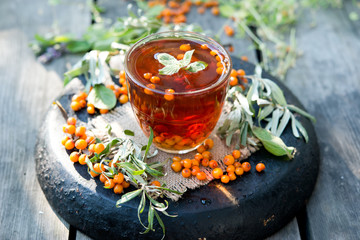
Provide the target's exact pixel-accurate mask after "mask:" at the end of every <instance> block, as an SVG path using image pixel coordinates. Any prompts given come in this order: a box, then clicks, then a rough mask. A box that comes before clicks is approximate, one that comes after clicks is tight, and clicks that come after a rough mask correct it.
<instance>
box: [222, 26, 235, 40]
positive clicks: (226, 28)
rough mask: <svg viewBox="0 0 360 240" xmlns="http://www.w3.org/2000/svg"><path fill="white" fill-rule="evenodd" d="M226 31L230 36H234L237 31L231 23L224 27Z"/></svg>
mask: <svg viewBox="0 0 360 240" xmlns="http://www.w3.org/2000/svg"><path fill="white" fill-rule="evenodd" d="M224 31H225V34H226V35H228V36H230V37H232V36H234V33H235V31H234V29H233V28H232V27H230V26H229V25H226V26H225V27H224Z"/></svg>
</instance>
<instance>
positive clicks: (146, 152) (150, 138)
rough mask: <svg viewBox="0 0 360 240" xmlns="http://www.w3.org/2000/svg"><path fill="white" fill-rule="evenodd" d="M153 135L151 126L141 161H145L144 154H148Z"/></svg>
mask: <svg viewBox="0 0 360 240" xmlns="http://www.w3.org/2000/svg"><path fill="white" fill-rule="evenodd" d="M153 137H154V132H153V130H152V128H151V127H150V136H149V141H148V144H147V145H146V150H145V153H144V156H143V159H142V160H143V162H145V160H146V155H147V154H148V152H149V150H150V146H151V144H152V141H153Z"/></svg>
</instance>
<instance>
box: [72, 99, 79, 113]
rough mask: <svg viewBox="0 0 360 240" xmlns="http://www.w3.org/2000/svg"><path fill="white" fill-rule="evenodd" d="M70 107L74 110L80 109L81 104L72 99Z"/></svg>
mask: <svg viewBox="0 0 360 240" xmlns="http://www.w3.org/2000/svg"><path fill="white" fill-rule="evenodd" d="M70 107H71V109H72V110H74V111H75V112H76V111H79V110H80V108H81V105H80V103H79V102H77V101H73V102H71V103H70Z"/></svg>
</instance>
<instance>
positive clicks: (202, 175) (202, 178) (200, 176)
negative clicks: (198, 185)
mask: <svg viewBox="0 0 360 240" xmlns="http://www.w3.org/2000/svg"><path fill="white" fill-rule="evenodd" d="M196 178H197V179H199V180H200V181H203V180H206V174H205V173H204V172H201V171H200V172H198V173H197V174H196Z"/></svg>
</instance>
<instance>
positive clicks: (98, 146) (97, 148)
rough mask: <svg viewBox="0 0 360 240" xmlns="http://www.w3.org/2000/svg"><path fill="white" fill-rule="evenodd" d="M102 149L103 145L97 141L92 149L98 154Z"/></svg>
mask: <svg viewBox="0 0 360 240" xmlns="http://www.w3.org/2000/svg"><path fill="white" fill-rule="evenodd" d="M104 149H105V146H104V144H102V143H97V144H96V145H95V147H94V151H95V153H97V154H100V153H101V152H102V151H104Z"/></svg>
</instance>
